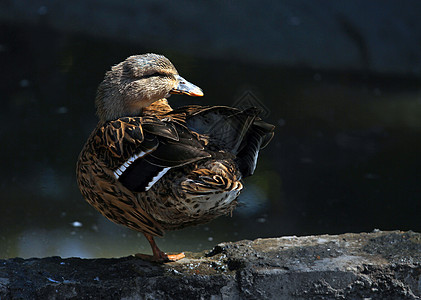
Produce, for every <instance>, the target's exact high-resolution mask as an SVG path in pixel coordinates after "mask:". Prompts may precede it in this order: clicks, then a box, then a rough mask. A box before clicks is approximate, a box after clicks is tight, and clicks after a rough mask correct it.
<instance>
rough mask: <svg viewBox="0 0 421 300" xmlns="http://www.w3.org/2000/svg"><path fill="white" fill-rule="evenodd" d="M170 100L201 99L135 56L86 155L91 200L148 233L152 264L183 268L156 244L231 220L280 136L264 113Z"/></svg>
mask: <svg viewBox="0 0 421 300" xmlns="http://www.w3.org/2000/svg"><path fill="white" fill-rule="evenodd" d="M170 94H184V95H189V96H196V97H199V96H203V92H202V90H201V89H200V88H199V87H197V86H195V85H194V84H192V83H190V82H188V81H187V80H185V79H184V78H182V77H181V76H180V75H179V74H178V72H177V70H176V69H175V67H174V66H173V64H172V63H171V62H170V61H169V60H168V59H167V58H166V57H164V56H162V55H157V54H144V55H135V56H130V57H128V58H127V59H126V60H125V61H123V62H121V63H119V64H117V65H115V66H113V67H112V68H111V70H110V71H108V72H107V73H106V74H105V78H104V80H103V81H102V83H101V84H100V85H99V87H98V91H97V96H96V99H95V103H96V109H97V115H98V117H99V123H98V125H97V127H96V128H95V129H94V131H93V132H92V134H91V135H90V137H89V138H88V141H87V142H86V144H85V146H84V147H83V149H82V152H81V153H80V156H79V160H78V163H77V180H78V184H79V188H80V191H81V193H82V194H83V196H84V197H85V199H86V200H87V201H88V202H89V203H90V204H91V205H92V206H93V207H95V208H96V209H97V210H98V211H99V212H101V213H102V214H103V215H104V216H105V217H107V218H108V219H109V220H111V221H113V222H115V223H117V224H122V225H125V226H127V227H129V228H131V229H134V230H137V231H140V232H142V233H143V234H144V235H145V237H146V239H147V240H148V241H149V243H150V245H151V247H152V252H153V256H147V255H143V254H138V256H139V257H142V258H148V259H150V260H154V261H159V262H163V261H175V260H178V259H181V258H183V257H184V254H183V253H180V254H173V255H170V254H165V253H164V252H162V251H161V250H160V249H159V248H158V246H157V245H156V243H155V241H154V237H155V236H162V235H163V234H164V231H165V230H174V229H180V228H183V227H186V226H192V225H197V224H202V223H206V222H208V221H210V220H212V219H214V218H216V217H218V216H221V215H226V214H230V213H231V212H232V210H233V209H234V207H235V206H236V204H237V197H238V195H239V194H240V192H241V190H242V188H243V184H242V183H241V179H242V178H244V177H246V176H249V175H251V174H253V172H254V170H255V168H256V163H257V156H258V153H259V150H260V149H261V148H263V147H264V146H266V145H267V144H268V143H269V141H270V140H271V138H272V136H273V130H274V126H272V125H270V124H268V123H265V122H263V121H262V120H261V119H260V118H259V117H258V115H259V110H258V109H256V108H249V109H245V110H240V109H237V108H231V107H225V106H214V107H211V106H198V105H191V106H185V107H181V108H178V109H172V108H171V107H170V105H169V104H168V101H167V98H168V97H169V96H170Z"/></svg>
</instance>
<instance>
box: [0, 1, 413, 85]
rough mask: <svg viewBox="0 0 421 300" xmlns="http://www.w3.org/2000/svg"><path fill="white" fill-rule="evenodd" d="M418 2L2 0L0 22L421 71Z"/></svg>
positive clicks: (238, 55)
mask: <svg viewBox="0 0 421 300" xmlns="http://www.w3.org/2000/svg"><path fill="white" fill-rule="evenodd" d="M420 11H421V2H420V1H417V0H406V1H396V0H370V1H366V0H353V1H337V0H323V1H308V0H282V1H267V0H263V1H241V2H239V1H206V2H205V1H203V2H199V1H196V2H193V1H189V0H180V1H174V2H173V1H165V0H155V1H119V0H104V1H97V0H73V1H71V2H69V1H45V0H31V1H27V0H9V1H0V21H5V22H15V23H21V24H25V25H26V26H29V27H31V26H34V25H40V26H44V27H45V28H49V29H53V30H55V31H58V32H67V33H82V34H85V35H89V36H94V37H105V38H108V39H112V40H115V41H128V42H132V43H136V44H137V45H141V46H143V47H146V48H148V49H150V48H151V47H152V48H156V49H167V48H168V46H169V45H171V49H172V51H179V52H183V53H186V54H188V55H197V56H205V57H210V58H213V59H215V58H216V59H224V60H236V61H245V62H247V63H260V64H261V63H265V64H278V65H285V66H289V67H300V68H301V67H304V68H320V69H327V70H339V71H344V70H345V71H351V70H355V71H360V72H361V71H363V72H367V71H371V72H380V73H396V74H404V75H415V76H417V77H419V76H421V51H419V50H420V42H421V22H420V17H419V12H420Z"/></svg>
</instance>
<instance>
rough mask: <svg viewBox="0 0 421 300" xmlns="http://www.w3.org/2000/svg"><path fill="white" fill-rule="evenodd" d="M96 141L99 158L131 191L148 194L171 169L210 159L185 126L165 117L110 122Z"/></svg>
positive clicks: (121, 119) (101, 129) (128, 118)
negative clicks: (146, 192)
mask: <svg viewBox="0 0 421 300" xmlns="http://www.w3.org/2000/svg"><path fill="white" fill-rule="evenodd" d="M96 142H97V145H96V148H97V149H98V152H99V156H100V157H101V159H102V160H103V161H104V162H105V163H106V164H107V165H108V167H109V168H110V169H111V170H112V171H113V174H114V176H115V177H116V179H117V180H118V181H119V182H121V183H122V184H123V185H124V186H125V187H126V188H128V189H129V190H131V191H133V192H144V191H148V190H149V189H150V188H151V187H152V186H153V185H154V184H155V183H156V182H157V181H158V180H159V179H160V178H161V177H162V176H163V175H164V174H165V173H166V172H168V171H169V170H170V169H171V168H175V167H179V166H183V165H186V164H189V163H192V162H195V161H198V160H201V159H203V158H207V157H210V156H211V155H210V154H209V153H208V152H206V151H205V150H204V147H203V145H202V144H201V143H200V141H199V140H198V139H197V136H196V135H194V134H192V133H191V132H190V130H188V128H187V127H185V126H183V125H182V124H180V123H178V122H172V121H171V120H170V119H168V118H167V119H162V120H161V119H159V118H157V117H149V116H147V117H125V118H120V119H117V120H114V121H110V122H107V123H105V124H104V125H103V126H102V127H100V128H99V129H98V134H97V138H96Z"/></svg>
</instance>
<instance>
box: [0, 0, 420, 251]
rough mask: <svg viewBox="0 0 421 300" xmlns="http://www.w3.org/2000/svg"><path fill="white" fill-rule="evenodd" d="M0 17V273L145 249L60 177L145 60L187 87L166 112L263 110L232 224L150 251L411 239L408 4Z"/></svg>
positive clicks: (80, 6)
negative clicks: (125, 76)
mask: <svg viewBox="0 0 421 300" xmlns="http://www.w3.org/2000/svg"><path fill="white" fill-rule="evenodd" d="M259 3H260V4H259V5H257V4H255V3H254V2H251V1H250V2H248V1H243V2H235V1H226V2H214V3H207V4H197V3H196V2H190V1H180V2H179V3H178V4H174V3H169V2H165V1H156V2H148V1H146V2H144V3H143V4H127V3H120V2H118V1H111V0H107V1H102V2H100V1H94V0H91V1H73V2H72V4H71V5H70V4H69V2H65V1H55V2H52V1H38V0H37V1H30V3H26V1H4V2H2V3H0V97H1V104H2V108H1V110H0V120H1V127H0V137H1V145H2V146H1V148H0V153H1V158H2V159H1V161H2V162H1V166H2V167H1V173H0V174H1V175H0V214H1V215H0V257H15V256H21V257H33V256H48V255H60V256H64V257H66V256H82V257H99V256H105V257H110V256H124V255H129V254H133V253H136V252H142V251H143V252H148V251H150V250H149V245H148V244H147V242H146V239H144V238H143V237H142V235H141V234H138V233H136V232H134V231H131V230H129V229H126V228H123V227H121V226H118V225H114V224H113V223H111V222H109V221H108V220H106V219H105V218H104V217H102V216H101V215H100V214H99V213H98V212H96V211H95V210H94V209H93V208H91V207H90V206H89V205H88V204H87V203H86V202H85V201H84V200H83V198H82V196H81V195H80V193H79V190H78V188H77V184H76V178H75V164H76V160H77V157H78V154H79V151H80V150H81V148H82V146H83V144H84V142H85V141H86V139H87V137H88V135H89V134H90V132H91V130H92V129H93V128H94V126H95V124H96V122H97V119H96V116H95V108H94V97H95V92H96V87H97V86H98V84H99V83H100V81H101V80H102V78H103V75H104V73H105V72H106V71H107V70H108V69H109V68H110V66H111V65H114V64H117V63H119V62H120V61H122V60H124V59H125V58H126V57H127V56H130V55H133V54H142V53H146V52H156V53H160V54H164V55H165V56H167V57H168V58H169V59H170V60H171V61H172V62H173V63H174V65H175V66H176V68H177V69H178V71H179V73H180V75H182V76H183V77H185V78H186V79H187V80H189V81H191V82H193V83H195V84H197V85H198V86H200V87H201V88H202V89H203V90H204V92H205V97H203V98H200V99H198V98H190V97H187V96H172V97H171V98H170V103H171V104H172V105H173V106H174V107H177V106H181V105H186V104H200V103H203V104H205V105H209V104H211V105H217V104H222V105H237V106H241V105H242V104H241V103H244V101H246V102H247V101H248V102H253V103H256V105H260V106H262V107H263V108H264V109H265V119H266V120H267V121H268V122H270V123H272V124H275V125H276V133H275V137H274V139H273V140H272V142H271V143H270V144H269V146H268V147H267V148H266V149H264V150H263V151H262V152H261V156H260V158H259V164H258V168H257V170H256V173H255V175H254V176H253V177H250V178H247V179H245V185H246V188H245V190H244V192H243V193H242V194H241V196H240V202H241V205H240V206H239V207H238V208H237V209H236V210H235V212H234V214H233V216H232V217H222V218H219V219H217V220H215V221H213V222H211V223H209V224H206V225H203V226H198V227H194V228H189V229H185V230H181V231H176V232H168V233H167V235H166V236H165V238H164V239H158V244H159V245H160V246H161V248H162V249H163V250H164V251H174V252H176V251H182V250H188V251H197V250H203V249H210V248H212V247H213V245H215V244H216V243H218V242H223V241H230V240H240V239H254V238H257V237H277V236H283V235H308V234H324V233H328V234H337V233H344V232H360V231H372V230H374V229H376V228H377V229H381V230H393V229H400V230H414V231H421V221H420V220H421V218H420V213H421V207H420V206H421V205H420V197H421V185H420V183H421V182H420V180H421V168H420V167H421V158H420V152H421V140H420V133H421V86H420V79H421V51H420V50H421V21H419V16H417V12H419V11H421V7H420V6H421V5H420V4H419V2H417V1H406V2H403V3H400V2H399V3H398V1H370V2H366V1H343V2H342V1H341V2H338V1H333V0H332V1H281V2H280V3H278V4H271V5H270V4H269V2H268V3H265V2H259Z"/></svg>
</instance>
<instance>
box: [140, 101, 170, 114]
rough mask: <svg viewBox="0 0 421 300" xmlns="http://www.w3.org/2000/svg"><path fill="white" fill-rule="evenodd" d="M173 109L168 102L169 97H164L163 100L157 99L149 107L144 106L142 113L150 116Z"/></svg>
mask: <svg viewBox="0 0 421 300" xmlns="http://www.w3.org/2000/svg"><path fill="white" fill-rule="evenodd" d="M172 110H173V109H172V108H171V106H170V105H169V104H168V101H167V99H165V98H162V99H161V100H158V101H155V102H154V103H152V104H151V105H149V106H148V107H145V108H143V110H142V114H143V115H148V116H161V115H164V114H166V113H168V112H170V111H172Z"/></svg>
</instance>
